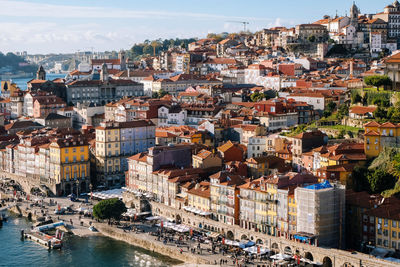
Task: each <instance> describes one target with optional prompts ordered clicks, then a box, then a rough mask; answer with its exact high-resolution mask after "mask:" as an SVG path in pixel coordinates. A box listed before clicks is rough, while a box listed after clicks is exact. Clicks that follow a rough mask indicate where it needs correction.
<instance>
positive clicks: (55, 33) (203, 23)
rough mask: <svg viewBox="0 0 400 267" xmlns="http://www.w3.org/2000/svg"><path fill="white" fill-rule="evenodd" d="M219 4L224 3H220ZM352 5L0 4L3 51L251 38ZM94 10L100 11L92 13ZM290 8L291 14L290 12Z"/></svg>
mask: <svg viewBox="0 0 400 267" xmlns="http://www.w3.org/2000/svg"><path fill="white" fill-rule="evenodd" d="M219 1H220V2H223V1H221V0H219ZM352 2H353V1H349V0H338V1H335V2H332V3H329V4H328V3H326V2H325V1H324V2H317V3H315V1H312V0H305V1H301V3H299V2H297V1H293V0H288V1H286V3H287V5H285V6H284V7H282V4H281V3H277V2H272V1H261V0H254V1H252V2H251V3H252V4H251V5H247V6H241V4H242V3H241V2H240V1H237V0H234V1H230V2H229V5H219V4H216V3H215V1H211V0H206V1H202V5H201V6H200V5H198V2H195V1H191V0H189V1H186V2H184V3H179V1H169V2H166V1H160V0H156V1H152V5H151V6H149V5H148V3H145V2H144V1H142V2H139V1H130V2H128V3H124V1H122V0H115V1H113V2H112V3H110V2H109V1H105V0H99V1H77V0H70V1H65V0H60V1H57V3H55V1H50V0H24V1H12V0H0V7H1V9H2V11H3V12H2V14H3V15H2V16H1V17H0V28H1V29H2V30H1V31H0V41H1V45H0V51H1V52H3V53H6V52H17V51H27V52H28V53H30V54H36V53H68V52H77V51H91V50H93V51H106V50H109V51H110V50H119V49H129V48H130V47H131V46H132V45H133V44H134V43H139V42H142V41H144V40H146V39H150V40H151V39H158V38H162V39H165V38H168V39H169V38H189V37H198V38H202V37H205V36H206V35H207V33H211V32H213V33H220V32H238V31H241V30H242V29H243V26H242V24H240V23H232V22H229V21H248V22H249V25H247V27H248V29H249V30H250V31H252V32H254V31H258V30H261V29H263V28H270V27H274V26H294V25H296V24H301V23H311V22H314V21H316V20H318V19H321V18H322V16H324V15H331V16H334V15H335V14H336V10H337V13H338V15H346V13H347V14H348V12H349V9H350V7H351V5H352ZM390 3H391V1H382V2H380V1H374V2H372V3H371V1H368V0H362V1H356V4H357V6H358V7H359V8H360V10H361V13H375V12H381V11H383V8H384V7H385V6H386V5H387V4H390ZM94 5H96V6H95V7H94ZM286 7H290V8H286Z"/></svg>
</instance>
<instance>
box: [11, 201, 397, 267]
mask: <svg viewBox="0 0 400 267" xmlns="http://www.w3.org/2000/svg"><path fill="white" fill-rule="evenodd" d="M50 200H51V201H50ZM35 202H37V203H40V204H42V203H43V205H35V206H32V204H33V203H35ZM50 202H52V204H51V205H50ZM13 204H15V202H10V203H5V205H13ZM72 204H73V205H74V209H77V208H78V207H79V205H81V206H82V205H83V206H84V207H86V208H91V207H92V206H93V204H94V202H93V203H88V204H84V203H80V202H71V201H70V200H69V199H67V198H45V199H43V201H42V200H39V199H35V198H33V199H32V200H30V201H27V200H25V201H22V202H18V205H17V206H15V205H14V207H12V209H11V210H12V211H13V212H16V213H20V214H21V215H23V216H25V217H28V216H30V217H31V218H32V219H33V220H35V219H37V218H38V217H44V216H51V217H52V218H53V220H63V221H65V222H66V224H67V228H68V229H69V230H70V231H71V232H72V233H74V234H76V235H80V236H86V235H93V234H99V233H95V232H92V231H90V230H89V229H88V227H89V225H90V224H94V225H95V227H96V228H97V229H98V230H99V231H100V233H101V234H103V235H106V236H109V237H112V238H114V239H118V240H122V241H125V242H127V243H129V244H132V245H135V246H137V247H141V248H143V249H146V250H149V251H152V252H156V253H160V254H163V255H167V256H169V257H172V258H175V259H178V260H181V261H183V262H185V263H194V264H206V265H207V264H211V265H220V262H221V260H222V259H223V260H226V264H224V265H226V266H237V264H241V263H242V262H241V261H242V259H244V257H242V256H241V257H238V259H239V261H238V262H235V261H234V259H233V258H232V255H233V253H227V254H225V253H224V255H223V254H222V253H221V251H220V250H219V248H217V249H216V250H215V251H214V252H211V251H212V249H211V243H208V244H204V243H202V244H201V245H200V246H201V250H200V251H201V254H200V253H199V250H196V252H195V253H193V252H192V249H193V248H195V249H198V247H197V246H198V243H197V242H192V241H190V242H186V243H185V245H183V246H177V244H176V243H175V242H166V243H165V242H164V241H163V239H158V237H157V236H156V235H152V234H151V232H152V231H153V233H154V229H151V226H150V225H149V224H142V223H128V222H126V224H127V225H128V224H129V225H130V226H132V228H131V229H136V231H129V230H126V229H122V228H118V227H117V226H116V225H113V226H110V225H108V224H107V223H99V222H95V220H93V218H91V217H83V216H81V215H79V214H77V213H70V214H64V215H55V214H54V210H55V209H56V208H57V207H58V205H60V206H61V207H65V206H70V205H72ZM152 206H153V212H154V211H155V210H157V211H158V213H159V215H164V216H165V215H166V212H168V214H169V216H171V215H173V214H172V212H174V216H172V217H175V218H176V216H177V215H179V216H180V218H181V219H182V220H186V221H187V220H188V218H190V219H191V222H192V223H198V220H200V218H196V216H194V215H193V214H190V213H187V212H184V211H182V210H174V209H172V208H171V207H167V206H165V205H162V204H159V203H152ZM161 210H162V211H163V212H160V211H161ZM156 213H157V212H156ZM29 214H30V215H29ZM201 220H202V223H203V225H205V224H207V223H208V224H211V223H212V222H211V221H209V220H206V221H205V219H204V218H203V219H201ZM216 223H217V222H214V225H215V226H217V225H218V224H216ZM223 227H225V229H229V230H230V231H233V232H234V233H235V236H239V235H238V234H239V233H240V234H243V233H245V232H246V230H244V229H241V228H240V227H238V226H228V225H223ZM146 229H147V230H146ZM225 232H226V230H225ZM247 235H248V237H250V236H251V235H252V236H253V237H254V240H257V239H258V238H263V239H264V240H270V241H269V242H268V243H267V242H266V243H265V245H266V246H267V248H272V247H273V246H272V245H271V244H270V243H272V242H271V241H274V243H277V244H279V248H278V251H277V252H281V253H283V251H284V250H283V249H281V248H285V246H291V247H292V249H293V251H295V250H296V249H298V250H299V251H300V252H301V253H302V254H304V253H305V252H306V253H307V252H308V253H312V254H313V255H314V257H315V258H316V261H319V262H321V261H320V258H322V257H327V256H329V257H332V258H333V259H335V260H334V261H333V264H332V265H330V266H340V267H342V266H345V267H348V266H371V267H374V266H397V265H396V264H395V263H391V262H388V261H383V260H380V259H376V258H373V257H371V256H369V255H365V254H362V253H357V254H354V255H353V254H351V253H350V252H346V251H342V250H335V249H325V248H321V247H314V246H310V245H307V244H301V243H295V242H293V241H290V240H285V239H283V238H279V237H271V236H267V235H262V234H260V233H250V232H248V231H247ZM272 244H273V243H272ZM226 255H228V256H226ZM302 256H303V255H302ZM315 258H314V260H315ZM269 264H270V262H268V261H262V262H260V261H258V259H255V260H253V261H251V262H249V263H246V265H247V266H251V265H253V266H257V265H259V266H263V265H265V266H268V265H269Z"/></svg>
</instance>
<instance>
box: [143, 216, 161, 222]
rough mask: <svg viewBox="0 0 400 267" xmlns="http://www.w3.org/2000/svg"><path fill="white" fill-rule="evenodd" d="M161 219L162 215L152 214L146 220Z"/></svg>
mask: <svg viewBox="0 0 400 267" xmlns="http://www.w3.org/2000/svg"><path fill="white" fill-rule="evenodd" d="M159 219H161V217H160V216H150V217H147V218H146V220H148V221H154V220H159Z"/></svg>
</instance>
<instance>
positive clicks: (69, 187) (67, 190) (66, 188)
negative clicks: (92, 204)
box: [65, 184, 71, 196]
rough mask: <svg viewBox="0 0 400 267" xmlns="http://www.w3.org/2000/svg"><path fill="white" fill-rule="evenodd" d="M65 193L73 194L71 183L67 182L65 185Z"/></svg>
mask: <svg viewBox="0 0 400 267" xmlns="http://www.w3.org/2000/svg"><path fill="white" fill-rule="evenodd" d="M65 194H66V195H67V196H68V195H69V194H71V185H70V184H66V185H65Z"/></svg>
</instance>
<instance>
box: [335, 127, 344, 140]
mask: <svg viewBox="0 0 400 267" xmlns="http://www.w3.org/2000/svg"><path fill="white" fill-rule="evenodd" d="M345 135H346V131H345V130H343V129H342V130H340V132H339V134H338V136H337V138H338V139H343V138H344V136H345Z"/></svg>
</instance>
